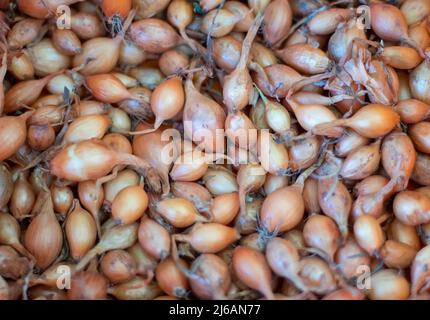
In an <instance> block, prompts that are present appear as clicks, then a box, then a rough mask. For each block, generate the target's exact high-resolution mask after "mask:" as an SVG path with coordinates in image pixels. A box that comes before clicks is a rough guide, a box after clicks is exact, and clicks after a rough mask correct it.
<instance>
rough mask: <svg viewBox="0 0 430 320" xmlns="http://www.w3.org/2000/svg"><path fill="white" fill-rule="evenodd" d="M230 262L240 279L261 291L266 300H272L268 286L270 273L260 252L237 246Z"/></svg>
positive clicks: (271, 293)
mask: <svg viewBox="0 0 430 320" xmlns="http://www.w3.org/2000/svg"><path fill="white" fill-rule="evenodd" d="M232 263H233V270H234V272H235V274H236V276H237V277H238V278H239V280H240V281H242V282H243V283H244V284H245V285H247V286H248V287H250V288H252V289H254V290H258V291H259V292H261V293H262V294H263V295H264V296H265V297H266V298H267V299H268V300H274V296H273V292H272V289H271V287H270V283H271V278H272V273H271V270H270V267H269V266H268V264H267V262H266V259H265V258H264V256H263V255H262V254H261V253H260V252H258V251H257V250H255V249H251V248H246V247H237V248H236V249H235V250H234V252H233V260H232Z"/></svg>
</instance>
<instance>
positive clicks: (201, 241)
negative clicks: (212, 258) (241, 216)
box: [185, 223, 240, 253]
mask: <svg viewBox="0 0 430 320" xmlns="http://www.w3.org/2000/svg"><path fill="white" fill-rule="evenodd" d="M185 237H186V238H185V240H187V241H189V243H190V244H191V246H192V247H193V248H194V249H195V250H196V251H198V252H201V253H217V252H219V251H221V250H223V249H225V248H226V247H227V246H229V245H230V244H232V243H234V242H235V241H236V240H238V239H239V238H240V236H239V234H238V232H237V230H236V229H234V228H230V227H226V226H224V225H222V224H218V223H203V224H200V225H197V226H196V227H195V228H194V229H193V230H192V231H191V233H190V234H189V235H186V236H185ZM220 239H222V241H219V240H220Z"/></svg>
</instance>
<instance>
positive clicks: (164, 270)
mask: <svg viewBox="0 0 430 320" xmlns="http://www.w3.org/2000/svg"><path fill="white" fill-rule="evenodd" d="M177 264H180V265H181V266H182V268H187V263H186V262H185V260H183V259H180V258H179V259H178V260H177V261H174V260H173V258H171V257H169V258H167V259H164V260H163V261H161V262H160V263H159V264H158V266H157V269H156V270H155V278H156V280H157V282H158V285H159V286H160V288H161V289H162V290H163V291H164V292H165V293H166V294H168V295H169V296H173V297H178V298H181V297H183V296H184V295H185V294H186V292H187V290H188V289H189V287H190V285H189V282H188V279H187V277H186V276H185V275H184V274H183V273H182V271H181V269H179V268H178V267H177Z"/></svg>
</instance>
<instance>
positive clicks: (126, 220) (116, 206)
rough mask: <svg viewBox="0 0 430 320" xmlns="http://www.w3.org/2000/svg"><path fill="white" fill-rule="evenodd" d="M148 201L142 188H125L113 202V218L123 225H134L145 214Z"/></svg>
mask: <svg viewBox="0 0 430 320" xmlns="http://www.w3.org/2000/svg"><path fill="white" fill-rule="evenodd" d="M148 201H149V199H148V195H147V194H146V192H145V190H143V188H142V187H141V186H129V187H125V188H124V189H122V190H121V191H120V192H118V194H117V195H116V197H115V199H114V200H113V202H112V217H113V218H114V219H115V220H117V221H119V223H121V224H130V223H133V222H135V221H137V220H138V219H139V218H140V217H141V216H142V215H143V214H144V213H145V211H146V208H147V207H148Z"/></svg>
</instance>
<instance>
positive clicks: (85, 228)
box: [65, 202, 97, 260]
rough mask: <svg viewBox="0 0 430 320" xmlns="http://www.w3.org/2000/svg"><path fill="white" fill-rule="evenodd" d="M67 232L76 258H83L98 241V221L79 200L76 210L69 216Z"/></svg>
mask: <svg viewBox="0 0 430 320" xmlns="http://www.w3.org/2000/svg"><path fill="white" fill-rule="evenodd" d="M65 232H66V238H67V242H68V243H69V247H70V252H71V256H72V258H73V259H75V260H79V259H81V258H82V257H83V256H84V255H85V254H86V253H87V252H88V251H89V250H90V249H91V248H92V247H93V246H94V244H95V242H96V236H97V227H96V223H95V222H94V219H93V217H92V216H91V214H90V213H89V212H88V211H86V210H84V209H82V207H81V206H80V204H79V202H76V204H75V208H74V210H73V211H72V212H70V214H69V215H68V216H67V221H66V226H65Z"/></svg>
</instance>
